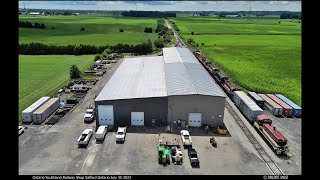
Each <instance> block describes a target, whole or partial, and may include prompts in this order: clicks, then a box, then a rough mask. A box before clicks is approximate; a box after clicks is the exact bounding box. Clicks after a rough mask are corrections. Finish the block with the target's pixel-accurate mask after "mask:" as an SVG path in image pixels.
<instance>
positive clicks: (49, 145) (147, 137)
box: [19, 62, 301, 175]
mask: <svg viewBox="0 0 320 180" xmlns="http://www.w3.org/2000/svg"><path fill="white" fill-rule="evenodd" d="M120 63H121V62H119V63H117V64H115V65H113V67H112V68H111V69H110V71H108V72H107V73H106V74H105V75H104V76H103V77H101V80H99V81H98V82H97V85H96V86H94V87H93V88H92V89H91V90H90V91H89V93H88V94H87V95H86V96H85V98H84V99H82V100H81V101H80V103H79V104H78V105H77V106H76V107H74V108H73V109H72V110H71V111H70V112H69V113H68V114H66V115H65V116H64V117H63V118H62V119H61V120H60V121H59V122H58V123H57V124H55V125H53V126H51V125H50V126H49V125H28V129H27V130H26V131H25V133H24V134H22V135H21V136H20V137H19V174H39V175H48V174H57V175H66V174H68V175H70V174H71V175H73V174H74V175H80V174H81V175H94V174H98V175H102V174H106V175H109V174H113V175H117V174H125V175H136V174H148V175H176V174H177V175H195V174H201V175H202V174H206V175H214V174H249V175H251V174H261V175H269V174H272V173H271V171H270V170H269V169H268V167H267V166H266V164H265V163H264V162H263V161H262V160H261V158H260V157H259V155H258V153H257V152H256V151H255V149H254V148H253V146H252V144H251V143H250V142H249V140H248V139H247V138H246V136H245V135H244V133H243V132H242V131H241V129H240V128H239V127H238V125H237V124H236V123H235V121H234V119H233V117H232V116H231V114H230V113H229V112H228V110H225V119H224V122H225V124H226V126H227V128H228V131H229V132H230V134H228V135H226V136H216V141H217V143H218V146H217V148H214V147H212V146H211V144H210V143H209V137H210V136H212V135H213V132H209V134H205V133H204V130H203V129H199V128H189V129H188V130H189V132H190V134H191V136H192V139H193V148H194V149H196V151H197V152H198V157H199V160H200V168H192V167H191V165H190V161H189V159H188V156H187V150H186V149H183V150H182V152H183V159H184V161H183V164H182V165H174V164H172V163H171V164H170V165H168V166H162V165H159V164H158V159H157V144H158V139H159V133H160V137H161V136H162V135H163V134H164V133H165V132H164V131H165V128H164V127H128V133H127V137H126V141H125V143H124V144H117V143H116V142H115V132H114V131H111V132H108V134H107V135H106V138H105V140H104V142H103V143H100V144H99V143H96V142H95V138H94V135H93V137H92V138H91V140H90V142H89V144H88V147H87V148H78V146H77V142H76V141H77V139H78V137H79V136H80V134H81V133H82V131H83V130H84V129H86V128H92V129H93V130H95V122H93V123H91V124H85V123H84V122H83V115H84V111H85V108H86V107H87V106H88V105H89V104H90V103H92V102H93V98H94V97H95V95H97V94H98V93H99V92H100V91H101V89H102V88H103V87H104V85H105V84H106V82H107V81H108V80H109V79H110V77H111V75H112V74H113V72H114V71H115V70H116V68H117V67H118V66H119V65H120ZM279 129H280V128H279ZM290 130H291V129H288V131H290ZM285 132H286V131H285ZM174 133H175V134H169V135H167V136H170V137H172V139H177V141H179V142H180V143H181V139H180V136H179V135H178V131H174ZM94 134H95V133H94ZM289 137H290V136H289ZM300 137H301V135H300ZM290 138H291V137H290ZM297 143H298V142H297ZM269 152H270V150H269ZM273 157H274V158H277V157H276V156H273ZM276 162H277V163H280V164H279V166H280V167H281V168H284V172H285V173H286V174H301V170H300V168H299V167H300V166H301V165H300V166H299V162H298V163H297V164H298V165H297V164H294V163H291V164H290V163H288V161H286V160H281V159H276Z"/></svg>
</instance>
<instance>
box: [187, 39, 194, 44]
mask: <svg viewBox="0 0 320 180" xmlns="http://www.w3.org/2000/svg"><path fill="white" fill-rule="evenodd" d="M187 43H188V44H193V43H195V41H194V40H193V38H189V39H188V40H187Z"/></svg>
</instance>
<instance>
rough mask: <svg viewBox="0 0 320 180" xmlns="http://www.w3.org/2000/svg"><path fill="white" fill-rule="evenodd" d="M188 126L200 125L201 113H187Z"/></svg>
mask: <svg viewBox="0 0 320 180" xmlns="http://www.w3.org/2000/svg"><path fill="white" fill-rule="evenodd" d="M188 122H189V123H188V126H190V127H201V113H189V121H188Z"/></svg>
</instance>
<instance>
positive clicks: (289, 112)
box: [267, 94, 292, 117]
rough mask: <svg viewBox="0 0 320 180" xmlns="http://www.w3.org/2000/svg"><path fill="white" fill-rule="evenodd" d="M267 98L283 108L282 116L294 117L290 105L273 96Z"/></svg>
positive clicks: (269, 95)
mask: <svg viewBox="0 0 320 180" xmlns="http://www.w3.org/2000/svg"><path fill="white" fill-rule="evenodd" d="M267 96H268V97H269V98H270V99H272V100H273V101H274V102H276V103H277V104H279V105H280V106H281V107H282V108H283V111H282V115H284V116H285V117H291V116H292V108H291V107H290V106H289V105H288V104H286V103H284V102H283V101H282V100H281V99H279V98H277V96H275V95H273V94H267Z"/></svg>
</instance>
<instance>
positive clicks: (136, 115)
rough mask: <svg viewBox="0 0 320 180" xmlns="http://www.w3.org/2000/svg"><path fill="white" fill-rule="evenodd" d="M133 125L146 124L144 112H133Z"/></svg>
mask: <svg viewBox="0 0 320 180" xmlns="http://www.w3.org/2000/svg"><path fill="white" fill-rule="evenodd" d="M131 125H132V126H143V125H144V112H131Z"/></svg>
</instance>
